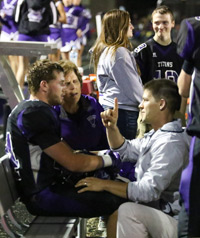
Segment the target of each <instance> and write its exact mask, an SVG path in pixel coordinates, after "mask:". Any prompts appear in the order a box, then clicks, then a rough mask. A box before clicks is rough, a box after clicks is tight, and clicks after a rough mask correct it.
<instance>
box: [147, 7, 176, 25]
mask: <svg viewBox="0 0 200 238" xmlns="http://www.w3.org/2000/svg"><path fill="white" fill-rule="evenodd" d="M155 13H160V14H161V15H164V14H170V16H171V19H172V21H174V14H173V12H172V10H171V9H170V8H169V7H167V6H165V5H161V6H159V7H157V8H156V9H155V10H154V11H153V12H152V14H151V18H152V19H153V15H154V14H155Z"/></svg>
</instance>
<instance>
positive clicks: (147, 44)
mask: <svg viewBox="0 0 200 238" xmlns="http://www.w3.org/2000/svg"><path fill="white" fill-rule="evenodd" d="M153 44H154V40H153V39H149V40H147V41H146V42H144V43H142V44H140V45H139V46H137V47H136V48H135V49H134V53H136V54H138V53H140V52H141V51H143V50H145V49H148V47H150V46H151V45H153Z"/></svg>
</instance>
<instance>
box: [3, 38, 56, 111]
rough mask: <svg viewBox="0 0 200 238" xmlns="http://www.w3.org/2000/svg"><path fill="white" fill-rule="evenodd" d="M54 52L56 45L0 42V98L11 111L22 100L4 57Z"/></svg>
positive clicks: (34, 55) (35, 55) (19, 89)
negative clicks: (5, 101) (0, 90)
mask: <svg viewBox="0 0 200 238" xmlns="http://www.w3.org/2000/svg"><path fill="white" fill-rule="evenodd" d="M55 52H56V44H52V43H47V42H35V41H29V42H27V41H10V42H7V41H0V86H1V89H2V93H1V94H0V98H3V99H6V100H7V101H8V104H9V106H10V107H11V109H13V108H14V107H15V106H16V105H17V104H18V103H19V102H20V101H21V100H23V99H24V95H23V93H22V90H21V88H20V87H19V85H18V83H17V80H16V78H15V75H14V74H13V72H12V69H11V67H10V64H9V62H8V61H7V57H6V55H22V56H28V57H40V56H41V55H48V54H52V53H55Z"/></svg>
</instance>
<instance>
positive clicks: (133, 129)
mask: <svg viewBox="0 0 200 238" xmlns="http://www.w3.org/2000/svg"><path fill="white" fill-rule="evenodd" d="M102 107H103V108H104V110H107V109H109V107H108V106H105V105H102ZM138 115H139V112H136V111H128V110H123V109H119V110H118V121H117V126H118V128H119V131H120V133H121V134H122V135H123V136H124V137H125V138H126V139H129V140H131V139H134V138H135V137H136V134H137V119H138Z"/></svg>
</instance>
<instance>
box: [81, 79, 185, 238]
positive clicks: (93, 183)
mask: <svg viewBox="0 0 200 238" xmlns="http://www.w3.org/2000/svg"><path fill="white" fill-rule="evenodd" d="M180 104H181V96H180V95H179V93H178V87H177V85H176V84H175V83H174V82H172V81H170V80H167V79H159V80H157V79H156V80H152V81H150V82H148V83H147V84H145V86H144V93H143V100H142V102H141V104H140V105H139V109H140V113H141V118H142V121H143V122H144V123H147V124H150V125H151V126H152V128H153V129H152V130H151V131H150V132H149V133H147V134H145V136H144V138H141V139H134V140H126V139H125V138H124V137H123V136H122V135H121V134H120V132H119V129H118V127H117V118H118V103H117V99H115V107H114V109H113V110H111V109H109V110H107V111H104V112H103V113H102V114H101V116H102V120H103V123H104V125H105V127H106V130H107V137H108V141H109V145H110V148H111V149H112V150H114V151H117V152H119V154H120V156H121V159H122V161H132V162H135V163H136V166H135V177H136V181H134V182H128V183H124V182H119V181H105V180H100V179H96V178H86V179H83V180H82V181H79V183H78V184H77V186H81V185H83V184H85V183H86V184H87V187H85V188H82V189H81V190H79V192H84V191H108V192H110V193H113V194H115V195H118V196H120V197H123V198H127V199H129V200H130V201H131V202H128V203H124V204H123V205H121V206H120V208H119V210H118V212H115V213H114V214H113V215H112V216H110V218H109V220H108V228H109V229H108V234H109V235H110V236H109V237H115V234H110V232H111V230H112V231H115V229H114V228H115V227H116V225H117V237H120V238H124V237H126V238H127V237H136V238H138V237H140V238H141V237H147V235H149V236H151V237H154V238H155V237H159V238H160V237H164V238H175V237H177V221H176V219H174V217H173V216H174V215H177V213H178V212H176V211H175V210H174V206H173V205H174V204H173V203H174V202H175V201H176V200H178V197H179V196H178V188H179V182H180V176H181V172H182V170H183V168H184V167H185V166H186V165H187V163H188V151H189V137H188V136H187V134H186V133H185V131H184V130H183V129H182V126H181V122H180V120H174V113H175V111H176V110H179V108H180ZM116 215H118V221H117V216H116ZM111 225H113V226H114V227H113V226H112V227H111ZM111 233H112V232H111Z"/></svg>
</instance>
